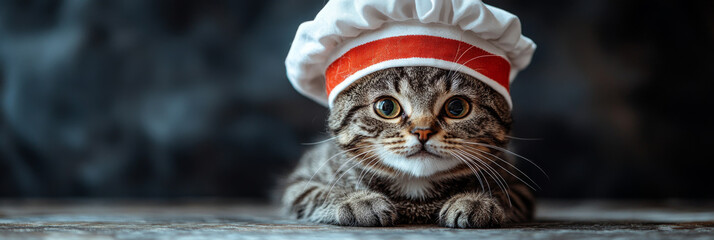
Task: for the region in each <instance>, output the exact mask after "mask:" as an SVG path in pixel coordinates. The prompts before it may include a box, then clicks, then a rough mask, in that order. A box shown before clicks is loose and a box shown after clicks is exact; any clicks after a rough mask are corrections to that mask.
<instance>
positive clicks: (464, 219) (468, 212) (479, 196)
mask: <svg viewBox="0 0 714 240" xmlns="http://www.w3.org/2000/svg"><path fill="white" fill-rule="evenodd" d="M505 218H506V215H505V213H504V211H503V207H501V206H500V205H499V203H498V201H496V199H495V198H493V197H491V196H488V195H486V194H483V193H463V194H458V195H455V196H454V197H452V198H451V199H449V200H448V201H446V203H444V205H443V206H442V207H441V211H439V225H441V226H444V227H452V228H486V227H498V226H500V225H501V224H502V223H503V222H504V220H505Z"/></svg>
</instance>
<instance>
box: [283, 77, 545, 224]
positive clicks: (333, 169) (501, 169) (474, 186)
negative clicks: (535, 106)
mask: <svg viewBox="0 0 714 240" xmlns="http://www.w3.org/2000/svg"><path fill="white" fill-rule="evenodd" d="M511 122H512V118H511V110H510V107H509V105H508V102H506V99H505V98H504V97H503V96H502V95H500V94H499V93H497V92H496V91H495V90H493V89H492V88H490V87H489V86H488V85H486V84H484V83H483V82H481V81H478V80H477V79H475V78H473V77H471V76H469V75H466V74H462V73H459V72H456V71H449V70H445V69H441V68H436V67H426V66H414V67H395V68H388V69H385V70H381V71H377V72H374V73H372V74H369V75H367V76H365V77H363V78H361V79H359V80H358V81H357V82H355V83H353V84H352V85H351V87H349V88H348V89H346V90H344V91H343V92H341V93H340V94H339V95H338V96H337V97H336V98H335V100H334V105H333V107H332V109H331V110H330V113H329V117H328V130H329V132H330V133H331V135H332V136H333V138H331V139H329V141H326V142H323V143H320V144H319V145H317V146H315V147H313V148H312V149H310V150H308V151H307V152H306V153H305V155H304V156H303V157H302V159H301V160H300V162H299V163H298V166H297V167H296V169H295V170H294V172H293V173H292V174H290V175H289V177H288V178H287V182H286V186H285V190H284V192H283V196H282V200H281V201H282V204H283V206H284V207H285V209H286V211H287V212H288V214H290V215H291V216H292V217H293V218H297V219H302V220H308V221H312V222H317V223H326V224H335V225H345V226H392V225H395V224H438V225H440V226H444V227H453V228H484V227H498V226H501V225H502V224H504V223H509V222H522V221H528V220H530V219H532V217H533V212H534V196H533V193H532V190H533V188H532V185H533V184H535V183H533V182H532V180H531V182H527V181H524V180H530V178H528V177H527V176H525V175H524V174H523V173H522V172H521V171H520V170H518V169H517V168H515V166H514V164H515V162H514V161H513V160H511V159H510V158H507V154H506V153H509V152H508V150H506V149H505V148H506V145H507V144H508V140H509V137H508V135H507V134H508V132H509V131H510V127H511Z"/></svg>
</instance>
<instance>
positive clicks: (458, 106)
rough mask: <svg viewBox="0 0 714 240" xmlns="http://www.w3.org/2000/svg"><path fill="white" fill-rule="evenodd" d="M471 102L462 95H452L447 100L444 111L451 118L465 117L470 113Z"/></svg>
mask: <svg viewBox="0 0 714 240" xmlns="http://www.w3.org/2000/svg"><path fill="white" fill-rule="evenodd" d="M469 109H470V106H469V102H468V101H466V99H464V98H462V97H452V98H449V100H446V104H444V112H445V113H446V116H447V117H449V118H463V117H465V116H466V114H468V113H469Z"/></svg>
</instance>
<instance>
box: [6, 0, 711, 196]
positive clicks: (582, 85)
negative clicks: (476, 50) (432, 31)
mask: <svg viewBox="0 0 714 240" xmlns="http://www.w3.org/2000/svg"><path fill="white" fill-rule="evenodd" d="M323 3H324V0H314V1H295V0H293V1H289V0H287V1H269V0H264V1H228V0H226V1H213V0H212V1H205V0H204V1H146V0H122V1H20V0H18V1H12V0H8V1H0V197H149V198H164V197H204V196H207V197H245V198H265V197H267V196H268V194H269V193H270V189H271V187H272V186H274V183H275V182H276V180H277V179H279V177H280V176H282V175H284V174H285V173H287V172H288V171H289V170H290V168H291V167H292V166H294V164H295V162H296V160H297V159H298V157H299V156H300V154H301V152H302V151H303V150H304V149H305V148H306V147H307V146H305V145H301V144H300V143H305V142H314V141H319V140H321V139H324V138H326V136H325V131H324V126H323V125H324V122H325V116H326V113H327V110H326V109H325V108H323V107H321V106H319V105H318V104H316V103H313V102H311V101H309V100H308V99H307V98H305V97H302V96H300V95H299V94H298V93H297V92H296V91H295V90H293V89H292V87H291V86H290V84H289V83H288V81H287V79H286V77H285V70H284V65H283V61H284V57H285V56H286V54H287V51H288V49H289V47H290V43H291V42H292V39H293V36H294V33H295V30H296V29H297V26H298V25H299V24H300V23H301V22H303V21H307V20H310V19H312V18H313V17H314V16H315V14H316V13H317V12H318V11H319V9H320V8H321V6H322V5H323ZM487 3H490V4H492V5H495V6H497V7H500V8H504V9H506V10H508V11H511V12H513V13H515V14H516V15H518V16H519V17H520V18H521V21H522V23H523V32H524V34H525V35H526V36H528V37H530V38H532V39H533V40H534V41H535V42H536V43H537V44H538V49H537V50H536V54H535V56H534V58H533V63H532V64H531V65H530V66H529V67H528V68H527V69H526V70H525V71H523V72H521V74H520V75H519V76H518V78H517V79H516V82H515V83H514V84H513V85H512V95H513V101H514V105H515V107H514V118H515V126H514V130H513V133H512V135H514V136H518V137H527V138H540V139H542V140H528V141H526V140H514V144H513V147H514V149H515V150H516V152H518V153H520V154H522V155H524V156H527V157H529V158H530V159H532V160H533V161H535V162H537V163H538V164H539V165H540V166H541V167H542V168H544V169H545V170H546V172H547V173H548V174H549V176H550V178H549V179H548V178H546V177H544V176H543V175H542V174H539V173H538V172H537V170H536V169H535V168H534V167H532V166H530V165H525V164H524V165H522V167H523V168H524V169H525V170H526V171H527V172H529V173H530V175H531V176H533V177H534V178H535V179H536V181H537V182H538V183H539V184H540V185H541V186H542V188H543V189H542V190H540V191H538V194H539V195H540V196H541V197H548V198H712V197H714V191H712V184H714V180H713V178H712V175H714V174H712V169H714V158H712V151H711V150H712V146H713V144H712V143H713V142H714V141H712V138H714V127H713V126H714V124H713V123H714V117H712V114H711V111H712V110H714V108H713V107H714V100H713V98H712V97H711V95H712V94H711V91H712V89H713V88H712V81H713V80H714V79H713V77H714V72H713V70H712V69H714V65H713V63H714V61H713V60H712V56H714V48H713V45H714V14H712V13H713V12H714V4H713V3H714V2H713V1H661V0H660V1H622V0H607V1H592V0H576V1H573V0H567V1H566V0H562V1H532V0H520V1H515V0H513V1H487Z"/></svg>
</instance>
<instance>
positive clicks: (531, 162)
mask: <svg viewBox="0 0 714 240" xmlns="http://www.w3.org/2000/svg"><path fill="white" fill-rule="evenodd" d="M463 143H466V144H472V145H479V146H484V147H487V148H492V149H495V150H499V151H502V152H505V153H508V154H511V155H513V156H516V157H519V158H521V159H523V160H526V161H527V162H529V163H530V164H533V166H535V167H536V168H538V170H540V172H541V173H543V175H545V176H546V177H547V178H548V179H550V176H548V174H547V173H545V171H544V170H543V169H542V168H541V167H540V166H538V164H536V163H535V162H533V161H531V160H530V159H528V158H526V157H524V156H521V155H519V154H517V153H514V152H512V151H510V150H508V149H505V148H502V147H498V146H494V145H490V144H485V143H479V142H471V141H463Z"/></svg>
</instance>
